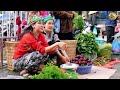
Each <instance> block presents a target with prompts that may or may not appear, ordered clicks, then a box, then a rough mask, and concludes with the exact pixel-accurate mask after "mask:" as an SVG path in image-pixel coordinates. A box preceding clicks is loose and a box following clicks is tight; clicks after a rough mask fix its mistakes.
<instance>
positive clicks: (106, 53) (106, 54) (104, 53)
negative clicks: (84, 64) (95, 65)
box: [98, 44, 112, 59]
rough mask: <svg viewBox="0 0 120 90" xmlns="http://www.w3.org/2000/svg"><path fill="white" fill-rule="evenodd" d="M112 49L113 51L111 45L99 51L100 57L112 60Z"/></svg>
mask: <svg viewBox="0 0 120 90" xmlns="http://www.w3.org/2000/svg"><path fill="white" fill-rule="evenodd" d="M111 49H112V46H111V45H110V44H106V45H105V46H104V48H101V49H99V51H98V57H101V56H104V57H106V58H109V59H110V58H111V54H112V51H111Z"/></svg>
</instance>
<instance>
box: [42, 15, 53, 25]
mask: <svg viewBox="0 0 120 90" xmlns="http://www.w3.org/2000/svg"><path fill="white" fill-rule="evenodd" d="M48 20H54V18H53V17H52V16H44V17H42V21H43V22H44V23H46V22H47V21H48Z"/></svg>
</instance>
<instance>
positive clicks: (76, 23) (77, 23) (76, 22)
mask: <svg viewBox="0 0 120 90" xmlns="http://www.w3.org/2000/svg"><path fill="white" fill-rule="evenodd" d="M73 27H74V28H75V29H79V30H80V32H82V31H83V30H84V19H83V17H82V16H81V15H78V14H75V17H74V19H73Z"/></svg>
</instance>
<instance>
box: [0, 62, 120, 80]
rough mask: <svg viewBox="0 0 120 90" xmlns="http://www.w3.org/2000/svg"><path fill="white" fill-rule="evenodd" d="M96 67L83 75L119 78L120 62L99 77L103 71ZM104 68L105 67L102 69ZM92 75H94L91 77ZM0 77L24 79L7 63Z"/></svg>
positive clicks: (1, 70) (89, 77)
mask: <svg viewBox="0 0 120 90" xmlns="http://www.w3.org/2000/svg"><path fill="white" fill-rule="evenodd" d="M97 69H98V68H96V69H94V70H93V71H92V72H91V74H90V75H84V76H87V77H88V79H120V64H116V65H115V67H114V69H112V70H110V69H109V71H110V72H108V74H109V75H107V76H106V75H105V74H104V75H105V76H104V75H101V76H100V77H98V76H97V75H98V74H102V73H104V72H103V71H100V70H97ZM95 70H96V71H97V72H98V74H97V73H95V72H94V71H95ZM104 70H105V69H104ZM106 70H107V69H106ZM93 76H95V77H94V78H93ZM0 79H24V77H22V76H20V75H19V73H15V72H12V71H9V70H8V69H7V64H6V63H4V67H3V69H0ZM79 79H85V78H84V77H81V78H79Z"/></svg>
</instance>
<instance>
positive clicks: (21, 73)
mask: <svg viewBox="0 0 120 90" xmlns="http://www.w3.org/2000/svg"><path fill="white" fill-rule="evenodd" d="M27 72H28V71H27V70H22V71H21V72H20V75H21V76H23V74H25V73H27Z"/></svg>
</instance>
